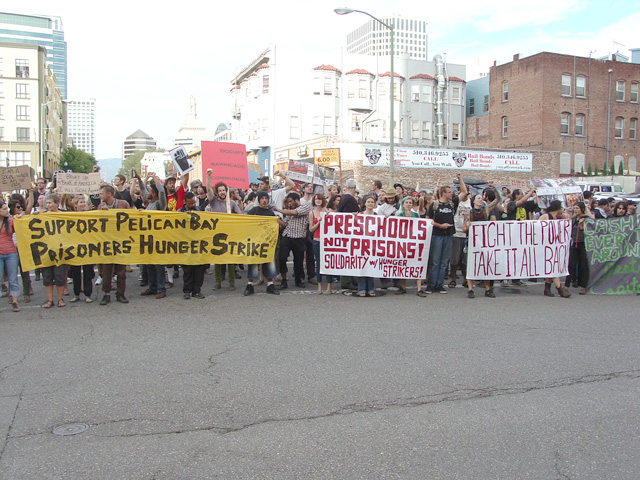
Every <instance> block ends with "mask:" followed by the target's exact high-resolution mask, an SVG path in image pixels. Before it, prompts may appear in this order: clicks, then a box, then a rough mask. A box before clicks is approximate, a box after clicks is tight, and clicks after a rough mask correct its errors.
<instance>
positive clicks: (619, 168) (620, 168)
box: [618, 162, 624, 175]
mask: <svg viewBox="0 0 640 480" xmlns="http://www.w3.org/2000/svg"><path fill="white" fill-rule="evenodd" d="M623 164H624V162H620V164H619V165H618V175H624V165H623Z"/></svg>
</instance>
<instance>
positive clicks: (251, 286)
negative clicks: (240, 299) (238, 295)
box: [242, 285, 255, 297]
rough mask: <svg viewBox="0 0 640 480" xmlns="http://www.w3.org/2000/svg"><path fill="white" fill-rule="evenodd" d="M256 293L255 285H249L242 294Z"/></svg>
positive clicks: (246, 295)
mask: <svg viewBox="0 0 640 480" xmlns="http://www.w3.org/2000/svg"><path fill="white" fill-rule="evenodd" d="M254 293H255V292H254V290H253V285H247V288H245V289H244V292H243V293H242V295H243V296H245V297H248V296H249V295H253V294H254Z"/></svg>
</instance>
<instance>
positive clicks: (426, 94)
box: [422, 85, 431, 103]
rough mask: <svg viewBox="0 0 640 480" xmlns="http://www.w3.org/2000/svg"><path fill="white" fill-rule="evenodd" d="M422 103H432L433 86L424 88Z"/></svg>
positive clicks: (424, 86)
mask: <svg viewBox="0 0 640 480" xmlns="http://www.w3.org/2000/svg"><path fill="white" fill-rule="evenodd" d="M422 101H423V102H424V103H431V85H423V86H422Z"/></svg>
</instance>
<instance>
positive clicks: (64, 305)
mask: <svg viewBox="0 0 640 480" xmlns="http://www.w3.org/2000/svg"><path fill="white" fill-rule="evenodd" d="M66 306H67V304H66V303H64V300H63V299H61V298H60V299H58V307H60V308H62V307H66Z"/></svg>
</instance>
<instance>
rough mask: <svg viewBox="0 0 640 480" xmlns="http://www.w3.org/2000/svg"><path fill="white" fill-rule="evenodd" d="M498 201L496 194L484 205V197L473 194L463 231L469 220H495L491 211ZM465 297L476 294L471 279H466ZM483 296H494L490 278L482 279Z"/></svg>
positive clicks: (466, 228) (473, 296)
mask: <svg viewBox="0 0 640 480" xmlns="http://www.w3.org/2000/svg"><path fill="white" fill-rule="evenodd" d="M497 203H498V197H497V195H496V196H495V197H494V199H493V201H492V202H491V203H490V204H488V205H486V206H483V205H484V199H483V196H482V195H479V194H478V195H474V196H473V198H472V199H471V210H470V211H469V213H468V216H467V218H466V219H465V223H464V231H465V233H466V232H468V231H469V227H470V226H471V222H487V221H492V222H495V221H496V216H495V215H493V214H492V213H491V211H492V210H493V208H494V207H495V206H496V205H497ZM467 253H468V252H467ZM467 288H468V291H467V297H468V298H475V297H476V294H475V293H474V291H473V280H470V279H467ZM484 296H485V297H489V298H496V295H495V293H493V287H492V284H491V280H484Z"/></svg>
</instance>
